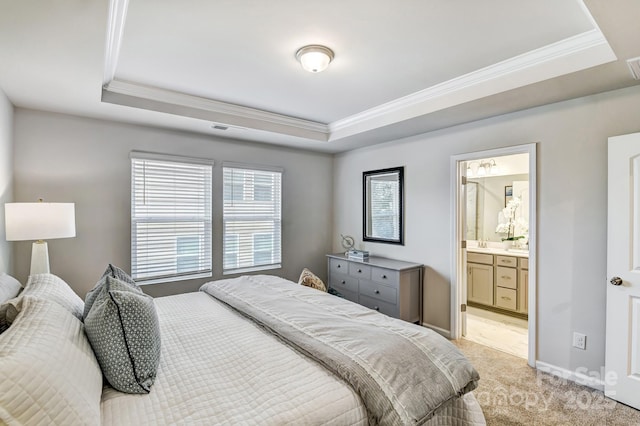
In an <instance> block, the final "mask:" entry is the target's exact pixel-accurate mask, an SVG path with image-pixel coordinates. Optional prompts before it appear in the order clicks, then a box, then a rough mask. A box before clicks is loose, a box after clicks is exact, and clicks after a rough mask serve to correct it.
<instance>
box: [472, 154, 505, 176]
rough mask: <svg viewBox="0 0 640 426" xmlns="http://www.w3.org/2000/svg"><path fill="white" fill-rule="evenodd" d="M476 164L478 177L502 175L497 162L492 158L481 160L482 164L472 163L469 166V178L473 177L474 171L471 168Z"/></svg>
mask: <svg viewBox="0 0 640 426" xmlns="http://www.w3.org/2000/svg"><path fill="white" fill-rule="evenodd" d="M474 164H475V165H476V166H475V175H476V176H486V175H497V174H498V173H500V168H499V167H498V164H497V163H496V160H494V159H493V158H491V159H489V160H480V163H478V162H477V161H472V162H470V163H469V164H467V177H473V175H474V171H473V168H472V167H471V166H472V165H474Z"/></svg>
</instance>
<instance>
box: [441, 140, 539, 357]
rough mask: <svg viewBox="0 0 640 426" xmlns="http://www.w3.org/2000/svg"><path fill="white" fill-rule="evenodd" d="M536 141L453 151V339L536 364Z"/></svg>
mask: <svg viewBox="0 0 640 426" xmlns="http://www.w3.org/2000/svg"><path fill="white" fill-rule="evenodd" d="M535 164H536V160H535V144H529V145H521V146H516V147H510V148H502V149H496V150H490V151H483V152H476V153H469V154H462V155H457V156H454V157H453V158H452V173H453V175H452V183H453V184H452V192H453V199H454V201H455V202H454V206H453V209H452V211H453V212H455V215H454V217H455V218H456V220H455V224H454V232H453V244H452V246H453V247H454V253H453V259H454V262H453V263H454V265H455V267H454V269H455V270H454V271H453V274H452V276H453V279H452V301H453V304H452V309H451V311H452V318H451V322H452V338H466V339H469V340H472V341H474V342H477V343H480V344H483V345H486V346H489V347H492V348H494V349H498V350H501V351H504V352H507V353H511V354H512V355H515V356H519V357H522V358H525V359H527V360H528V363H529V365H532V366H533V365H535V354H536V348H535V312H536V311H535V306H536V305H535V224H536V221H535V200H536V196H535V190H536V185H535V182H536V180H535V171H536V170H535Z"/></svg>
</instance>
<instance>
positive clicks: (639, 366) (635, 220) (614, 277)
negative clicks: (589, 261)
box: [604, 133, 640, 409]
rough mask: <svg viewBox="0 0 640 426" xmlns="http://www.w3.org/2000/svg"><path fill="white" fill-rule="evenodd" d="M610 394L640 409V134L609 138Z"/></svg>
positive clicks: (607, 348) (608, 345) (607, 356)
mask: <svg viewBox="0 0 640 426" xmlns="http://www.w3.org/2000/svg"><path fill="white" fill-rule="evenodd" d="M608 183H609V201H608V205H609V215H608V227H607V336H606V371H607V375H606V376H605V377H604V381H605V394H606V395H607V396H608V397H610V398H612V399H615V400H617V401H620V402H622V403H624V404H627V405H630V406H632V407H635V408H637V409H640V133H635V134H631V135H625V136H617V137H612V138H609V180H608Z"/></svg>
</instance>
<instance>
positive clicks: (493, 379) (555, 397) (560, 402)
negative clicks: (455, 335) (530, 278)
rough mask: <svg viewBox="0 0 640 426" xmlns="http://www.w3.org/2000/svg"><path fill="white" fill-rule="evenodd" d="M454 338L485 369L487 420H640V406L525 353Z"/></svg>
mask: <svg viewBox="0 0 640 426" xmlns="http://www.w3.org/2000/svg"><path fill="white" fill-rule="evenodd" d="M453 343H455V344H456V345H457V346H458V347H459V348H460V349H461V350H462V352H464V354H465V355H466V356H467V358H469V360H470V361H471V363H472V364H473V365H474V366H475V367H476V369H477V370H478V372H479V373H480V385H479V386H478V388H477V389H476V390H475V391H474V394H475V396H476V399H477V400H478V402H479V403H480V406H481V407H482V411H483V412H484V415H485V417H486V419H487V424H488V425H499V426H503V425H504V426H507V425H527V426H530V425H533V426H538V425H541V426H542V425H553V426H558V425H580V426H591V425H593V426H604V425H606V426H617V425H620V426H623V425H624V426H629V425H640V411H637V410H634V409H633V408H630V407H628V406H626V405H623V404H620V403H617V402H616V401H613V400H611V399H609V398H605V397H604V394H603V393H602V392H600V391H596V390H594V389H591V388H588V387H584V386H580V385H577V384H575V383H574V382H570V381H565V380H562V379H560V378H557V377H554V376H551V375H549V374H546V373H542V372H539V371H537V370H535V369H533V368H531V367H529V366H528V365H527V362H526V360H524V359H522V358H519V357H516V356H513V355H510V354H507V353H504V352H500V351H497V350H494V349H491V348H489V347H486V346H483V345H480V344H478V343H475V342H471V341H469V340H465V339H461V340H456V341H454V342H453Z"/></svg>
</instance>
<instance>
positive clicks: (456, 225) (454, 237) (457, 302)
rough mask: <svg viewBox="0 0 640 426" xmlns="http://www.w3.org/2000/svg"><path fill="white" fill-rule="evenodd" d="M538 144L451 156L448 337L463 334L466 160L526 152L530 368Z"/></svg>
mask: <svg viewBox="0 0 640 426" xmlns="http://www.w3.org/2000/svg"><path fill="white" fill-rule="evenodd" d="M537 146H538V144H537V143H529V144H524V145H515V146H510V147H504V148H496V149H490V150H486V151H477V152H470V153H465V154H457V155H452V156H451V178H450V183H451V217H452V218H453V220H452V226H451V320H450V321H451V327H450V330H451V331H450V337H451V339H459V338H460V337H461V336H462V318H461V317H462V312H461V304H462V300H463V297H464V292H465V288H464V286H465V285H466V284H467V274H466V271H465V270H464V266H465V263H466V262H465V260H466V259H465V257H464V256H463V253H464V252H463V250H465V249H464V248H463V247H462V244H461V241H462V240H463V239H464V221H465V217H464V215H463V213H464V203H463V200H462V199H461V197H462V195H463V194H464V191H463V189H462V177H463V176H466V168H465V167H463V166H465V165H466V163H467V162H469V161H473V160H479V159H482V158H487V157H501V156H505V155H512V154H529V295H528V296H529V305H528V321H527V322H528V327H529V330H528V336H529V342H528V357H527V361H528V364H529V365H530V366H531V367H535V365H536V364H535V363H536V354H537V347H536V343H537V333H536V330H537V327H536V326H537V311H538V309H537V299H536V294H537V287H538V285H537V283H538V282H537V259H536V253H537V236H538V233H537V224H538V219H537V207H536V200H537V198H538V197H537V194H538V185H537V182H538V179H537V171H538V169H537V164H538V163H537V158H536V153H537Z"/></svg>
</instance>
